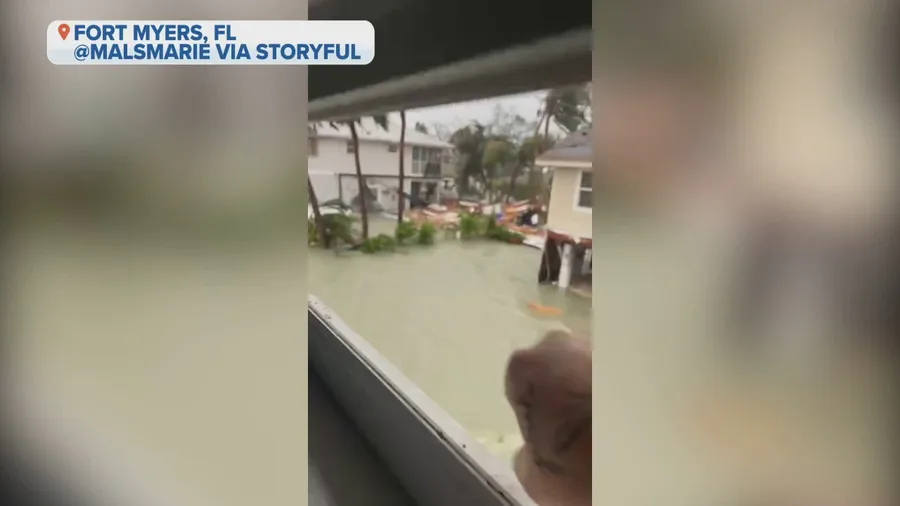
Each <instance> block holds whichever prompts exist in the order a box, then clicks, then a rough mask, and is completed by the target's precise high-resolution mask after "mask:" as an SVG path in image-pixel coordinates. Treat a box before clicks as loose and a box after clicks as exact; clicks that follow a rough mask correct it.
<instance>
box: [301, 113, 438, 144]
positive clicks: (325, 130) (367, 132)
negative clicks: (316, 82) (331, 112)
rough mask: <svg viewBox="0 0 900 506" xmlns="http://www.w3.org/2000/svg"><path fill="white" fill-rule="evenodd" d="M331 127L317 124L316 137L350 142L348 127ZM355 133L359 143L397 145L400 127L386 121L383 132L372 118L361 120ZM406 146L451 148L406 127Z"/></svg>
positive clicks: (339, 125) (326, 124)
mask: <svg viewBox="0 0 900 506" xmlns="http://www.w3.org/2000/svg"><path fill="white" fill-rule="evenodd" d="M336 126H337V128H335V126H332V125H331V124H330V123H324V124H319V125H318V127H317V128H316V137H319V138H332V139H346V140H350V127H348V126H346V125H343V124H338V125H336ZM356 133H357V135H358V136H359V140H360V142H363V141H369V142H384V143H392V144H397V143H399V142H400V125H399V124H397V123H394V122H392V121H388V128H387V130H385V129H384V128H381V127H380V126H378V124H377V123H375V120H373V119H372V118H363V119H362V120H361V124H360V125H358V126H357V127H356ZM405 142H406V145H408V146H423V147H430V148H451V147H453V146H452V145H451V144H450V143H448V142H444V141H442V140H440V139H438V138H437V137H435V136H433V135H429V134H426V133H422V132H419V131H418V130H416V129H415V128H412V127H410V126H409V124H407V125H406V139H405Z"/></svg>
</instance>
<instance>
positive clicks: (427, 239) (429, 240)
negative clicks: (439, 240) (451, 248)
mask: <svg viewBox="0 0 900 506" xmlns="http://www.w3.org/2000/svg"><path fill="white" fill-rule="evenodd" d="M435 235H437V227H435V226H434V225H433V224H431V223H423V224H422V226H421V227H419V235H418V237H417V238H416V242H418V243H419V244H421V245H423V246H430V245H432V244H434V236H435Z"/></svg>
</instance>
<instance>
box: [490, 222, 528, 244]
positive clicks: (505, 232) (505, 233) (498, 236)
mask: <svg viewBox="0 0 900 506" xmlns="http://www.w3.org/2000/svg"><path fill="white" fill-rule="evenodd" d="M494 223H496V222H494ZM485 237H487V238H488V239H491V240H494V241H500V242H506V243H510V244H522V241H524V240H525V236H524V235H522V234H520V233H518V232H513V231H512V230H510V229H508V228H505V227H501V226H499V225H494V226H493V227H491V228H490V229H489V230H488V232H487V233H486V234H485Z"/></svg>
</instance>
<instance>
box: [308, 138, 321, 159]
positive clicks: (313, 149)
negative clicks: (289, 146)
mask: <svg viewBox="0 0 900 506" xmlns="http://www.w3.org/2000/svg"><path fill="white" fill-rule="evenodd" d="M307 156H319V139H316V138H315V137H310V138H309V142H308V143H307Z"/></svg>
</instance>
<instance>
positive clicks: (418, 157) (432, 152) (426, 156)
mask: <svg viewBox="0 0 900 506" xmlns="http://www.w3.org/2000/svg"><path fill="white" fill-rule="evenodd" d="M442 156H443V153H442V151H441V150H440V149H435V148H423V147H419V146H413V148H412V173H413V174H416V175H421V174H424V173H425V168H426V166H427V165H429V164H431V165H436V166H438V167H439V166H440V163H441V158H442ZM438 171H440V169H439V168H438Z"/></svg>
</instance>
